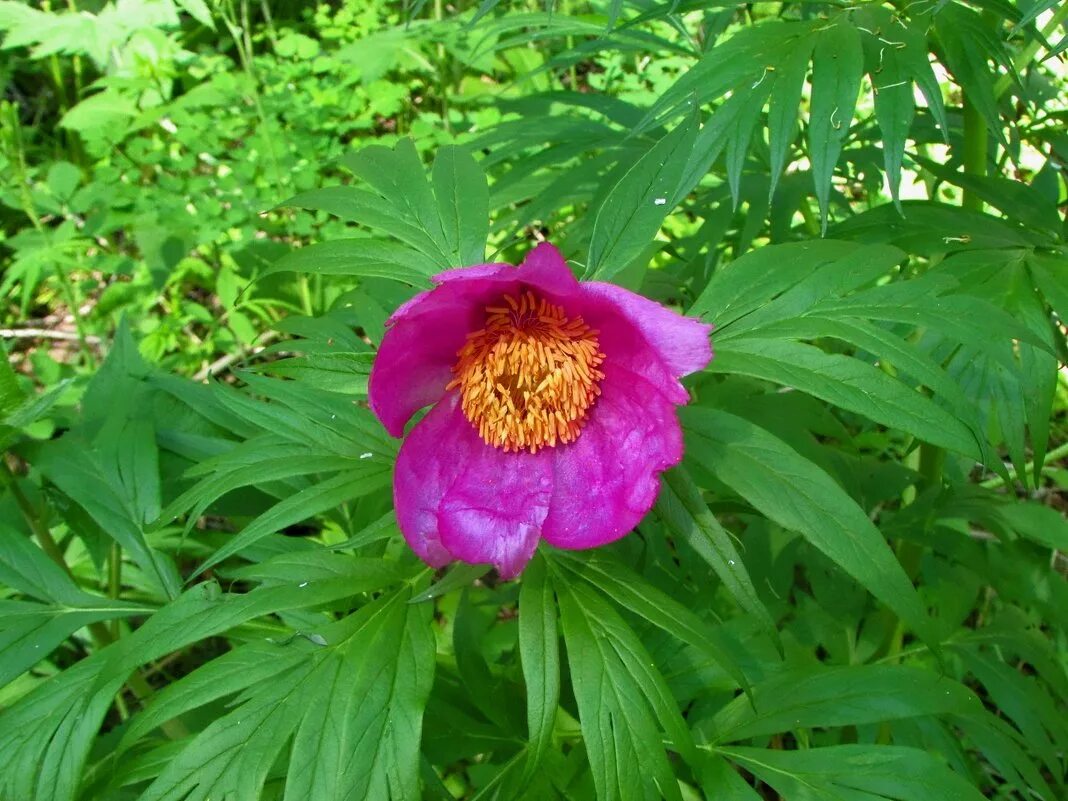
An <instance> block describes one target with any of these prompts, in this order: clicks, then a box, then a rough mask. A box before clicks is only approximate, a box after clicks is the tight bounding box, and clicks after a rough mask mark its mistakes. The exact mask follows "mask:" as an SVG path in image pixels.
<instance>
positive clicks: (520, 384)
mask: <svg viewBox="0 0 1068 801" xmlns="http://www.w3.org/2000/svg"><path fill="white" fill-rule="evenodd" d="M434 282H435V283H436V284H437V286H436V287H435V288H434V289H432V290H430V291H428V292H423V293H421V294H419V295H417V296H416V297H414V298H412V299H411V300H410V301H408V302H407V303H405V304H404V305H403V306H401V307H400V308H399V309H398V310H397V311H396V312H395V313H394V314H393V316H392V317H391V318H390V320H389V323H388V328H387V330H386V335H385V337H384V338H383V340H382V345H381V347H380V348H379V349H378V355H377V357H376V358H375V362H374V366H373V367H372V369H371V378H370V390H369V397H370V403H371V409H372V410H373V411H374V413H375V414H376V415H377V416H378V418H379V419H380V420H381V421H382V424H383V425H384V426H385V427H386V429H387V430H388V431H389V433H390V434H392V435H393V436H395V437H400V436H402V435H403V433H404V425H405V423H407V422H408V420H409V419H410V418H411V416H412V415H413V414H414V413H415V412H416V411H418V410H419V409H422V408H423V407H424V406H429V405H431V404H433V408H432V409H431V410H430V411H429V413H427V415H426V416H425V417H424V418H423V419H422V420H421V421H420V422H419V423H418V424H417V425H416V426H415V427H414V428H413V429H412V430H411V432H410V433H409V434H408V438H407V439H406V440H405V441H404V443H403V444H402V445H401V449H400V454H399V456H398V457H397V466H396V472H395V474H394V479H393V497H394V503H395V506H396V510H397V521H398V523H399V525H400V529H401V531H402V532H403V534H404V537H405V539H406V540H407V541H408V544H409V545H410V546H411V547H412V549H413V550H414V551H415V552H416V553H417V554H418V555H419V557H420V558H421V559H422V560H423V561H425V562H427V563H428V564H430V565H432V566H434V567H440V566H442V565H444V564H446V563H448V562H450V561H452V560H454V559H459V560H461V561H464V562H470V563H472V564H477V563H492V564H493V565H495V566H496V568H497V570H498V571H499V572H500V575H501V577H502V578H512V577H513V576H516V575H518V574H519V573H520V571H522V569H523V567H524V566H525V565H526V563H527V562H528V561H529V560H530V557H531V556H532V555H533V553H534V549H535V548H536V547H537V544H538V540H539V538H544V539H545V540H546V541H547V542H549V543H550V544H551V545H554V546H556V547H558V548H592V547H595V546H598V545H604V544H605V543H608V542H612V541H613V540H616V539H619V538H620V537H622V536H623V535H624V534H626V533H627V532H629V531H630V530H631V529H632V528H634V526H635V525H636V524H637V523H638V521H640V520H641V519H642V517H643V516H644V515H645V514H646V513H647V512H648V511H649V509H650V508H652V505H653V503H654V502H655V501H656V495H657V492H658V490H659V481H658V478H657V477H658V475H659V473H660V472H662V471H663V470H666V469H667V468H669V467H672V466H673V465H675V464H678V462H679V460H680V459H681V458H682V432H681V430H680V428H679V422H678V418H677V416H676V414H675V406H676V405H678V404H684V403H686V402H687V401H688V400H689V395H688V393H687V392H686V390H685V389H684V388H683V386H682V385H681V384H680V383H679V380H678V379H679V377H681V376H684V375H686V374H688V373H692V372H694V371H696V370H700V369H701V368H703V367H704V366H705V365H706V364H708V362H709V360H710V359H711V358H712V346H711V344H710V342H709V331H710V330H711V328H712V326H710V325H707V324H705V323H702V322H700V321H698V320H695V319H693V318H689V317H684V316H682V315H680V314H677V313H675V312H673V311H670V310H669V309H666V308H664V307H663V306H661V305H660V304H658V303H654V302H653V301H651V300H648V299H646V298H643V297H641V296H640V295H636V294H634V293H633V292H628V291H627V290H625V289H622V288H620V287H618V286H614V285H612V284H605V283H598V282H590V283H582V284H580V283H579V282H578V281H577V280H575V277H574V276H573V275H572V274H571V271H570V270H569V269H568V267H567V265H566V264H565V263H564V260H563V258H562V257H561V255H560V253H559V251H557V250H556V248H554V247H552V246H551V245H548V244H543V245H539V246H538V247H536V248H535V249H534V250H533V251H531V253H530V254H529V255H528V256H527V259H526V261H524V262H523V264H522V265H521V266H520V267H518V268H516V267H513V266H512V265H510V264H482V265H479V266H477V267H465V268H460V269H454V270H448V271H446V272H443V273H441V274H439V275H437V276H435V277H434Z"/></svg>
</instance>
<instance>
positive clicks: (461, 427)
mask: <svg viewBox="0 0 1068 801" xmlns="http://www.w3.org/2000/svg"><path fill="white" fill-rule="evenodd" d="M458 401H459V398H458V395H457V394H456V393H455V392H450V393H448V394H447V395H446V396H445V397H444V398H443V399H442V400H441V402H440V403H438V404H437V405H436V406H435V407H434V408H433V409H431V410H430V412H429V413H428V414H427V416H426V417H425V418H424V419H423V420H421V421H420V422H419V423H418V425H416V426H415V427H414V428H413V429H412V430H411V432H410V433H409V434H408V438H407V439H406V440H405V441H404V444H403V445H402V446H401V450H400V454H399V455H398V457H397V467H396V472H395V474H394V479H393V500H394V505H395V506H396V509H397V522H398V524H399V525H400V529H401V532H402V533H403V534H404V538H405V539H406V540H407V541H408V544H409V545H410V546H411V547H412V550H414V551H415V552H416V554H418V555H419V557H420V558H421V559H422V560H423V561H425V562H427V563H428V564H430V565H432V566H434V567H440V566H441V565H443V564H445V563H446V562H449V561H451V560H453V559H459V560H461V561H464V562H469V563H471V564H493V565H494V566H495V567H496V568H497V570H498V572H499V573H500V575H501V577H502V578H512V577H513V576H515V575H517V574H518V573H519V572H520V571H521V570H522V569H523V567H524V566H525V565H526V563H527V562H528V561H529V560H530V557H531V556H532V555H533V553H534V549H535V547H537V544H538V538H539V536H540V534H541V528H542V523H543V521H544V520H545V516H546V514H547V513H548V510H549V501H550V499H551V498H552V456H551V454H550V453H549V452H547V451H542V452H541V453H538V454H536V455H531V454H529V453H505V452H504V451H502V450H499V449H498V448H494V447H492V446H490V445H487V444H486V443H485V442H483V441H482V439H481V438H480V437H479V436H478V432H477V431H475V429H474V426H472V425H471V423H470V422H468V420H467V418H465V417H464V415H463V411H462V410H461V409H460V406H459V402H458Z"/></svg>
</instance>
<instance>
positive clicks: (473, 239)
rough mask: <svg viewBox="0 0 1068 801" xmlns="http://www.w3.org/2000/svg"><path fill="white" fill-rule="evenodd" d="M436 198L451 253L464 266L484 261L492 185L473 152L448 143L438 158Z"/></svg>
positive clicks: (435, 179)
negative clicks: (487, 182) (490, 187)
mask: <svg viewBox="0 0 1068 801" xmlns="http://www.w3.org/2000/svg"><path fill="white" fill-rule="evenodd" d="M433 183H434V197H435V199H436V200H437V205H438V212H439V214H440V215H441V227H442V230H443V231H444V233H445V242H446V244H447V247H448V249H449V252H450V253H455V254H457V256H458V262H459V265H461V266H467V265H471V264H481V263H482V262H483V261H484V260H485V255H486V239H487V238H488V237H489V218H490V215H489V188H488V187H487V185H486V175H485V173H483V172H482V168H481V167H479V166H478V163H477V162H476V161H475V160H474V158H472V156H471V154H470V152H469V151H468V150H467V149H465V148H461V147H457V146H455V145H446V146H445V147H443V148H441V149H439V150H438V152H437V155H436V156H435V157H434V169H433Z"/></svg>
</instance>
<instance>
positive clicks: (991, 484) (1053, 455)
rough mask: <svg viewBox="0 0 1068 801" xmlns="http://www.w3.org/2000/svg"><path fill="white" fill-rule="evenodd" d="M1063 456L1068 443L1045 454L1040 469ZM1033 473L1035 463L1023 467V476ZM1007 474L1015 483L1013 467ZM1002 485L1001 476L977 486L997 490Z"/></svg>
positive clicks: (1014, 469) (1066, 454)
mask: <svg viewBox="0 0 1068 801" xmlns="http://www.w3.org/2000/svg"><path fill="white" fill-rule="evenodd" d="M1065 456H1068V442H1065V443H1062V444H1061V445H1058V446H1057V447H1056V448H1054V449H1053V450H1051V451H1050V452H1049V453H1047V454H1046V456H1045V458H1044V459H1043V460H1042V467H1043V468H1045V466H1046V465H1047V464H1049V463H1050V462H1055V461H1057V460H1058V459H1063V458H1064V457H1065ZM1034 472H1035V463H1034V462H1033V461H1031V462H1028V463H1027V464H1026V465H1024V474H1025V475H1027V474H1031V475H1034ZM1008 473H1009V479H1010V480H1011V481H1015V480H1016V476H1017V473H1016V468H1015V467H1009V468H1008ZM1004 484H1005V479H1004V478H1002V477H1001V476H995V477H994V478H991V479H987V480H986V481H983V482H981V483H980V484H979V486H980V487H983V488H985V489H997V488H998V487H1000V486H1003V485H1004Z"/></svg>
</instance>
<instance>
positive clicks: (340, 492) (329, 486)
mask: <svg viewBox="0 0 1068 801" xmlns="http://www.w3.org/2000/svg"><path fill="white" fill-rule="evenodd" d="M389 478H390V476H389V472H387V471H385V470H383V469H382V467H381V466H380V465H374V464H367V465H365V466H362V467H357V468H352V469H350V470H346V471H344V472H342V473H339V474H338V475H336V476H334V477H333V478H330V479H327V480H326V481H323V482H321V483H319V484H313V485H311V486H310V487H308V488H306V489H304V490H302V491H300V492H298V493H297V494H296V495H293V496H290V497H288V498H286V499H285V500H283V501H281V502H280V503H278V504H276V505H275V506H272V507H271V508H270V509H268V510H267V511H266V512H264V513H263V514H261V515H260V516H259V517H257V518H256V519H255V520H253V521H252V522H251V523H249V524H248V525H247V526H245V527H244V528H243V529H242V530H241V532H240V533H239V534H236V535H235V536H234V537H232V538H231V539H230V540H229V541H228V542H227V543H226V545H224V546H223V547H221V548H219V550H217V551H216V552H215V553H214V554H212V556H211V558H210V559H208V560H207V561H205V562H204V563H203V564H202V565H200V567H199V568H197V570H196V572H195V573H194V574H193V575H194V576H198V575H200V574H201V573H203V572H204V571H205V570H208V569H209V568H212V567H214V566H215V565H217V564H219V563H220V562H222V561H223V560H224V559H229V558H230V557H231V556H233V555H234V554H236V553H237V552H238V551H240V550H242V549H244V548H247V547H248V546H249V545H252V544H253V543H255V542H257V541H258V540H260V539H262V538H263V537H266V536H267V535H268V534H273V533H274V532H276V531H280V530H281V529H283V528H285V527H286V526H292V525H295V524H296V523H300V522H301V521H302V520H306V519H307V518H309V517H311V516H313V515H316V514H319V513H320V512H325V511H326V510H328V509H333V508H334V507H336V506H338V505H340V504H342V503H345V502H347V501H351V500H353V499H355V498H360V497H362V496H364V495H367V494H369V493H371V492H374V491H375V490H378V489H382V488H383V487H385V486H388V484H389Z"/></svg>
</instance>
